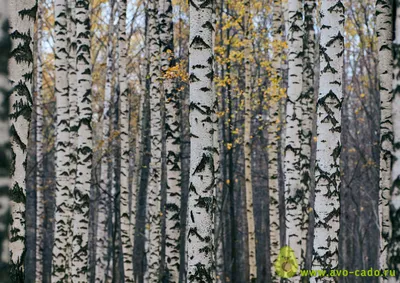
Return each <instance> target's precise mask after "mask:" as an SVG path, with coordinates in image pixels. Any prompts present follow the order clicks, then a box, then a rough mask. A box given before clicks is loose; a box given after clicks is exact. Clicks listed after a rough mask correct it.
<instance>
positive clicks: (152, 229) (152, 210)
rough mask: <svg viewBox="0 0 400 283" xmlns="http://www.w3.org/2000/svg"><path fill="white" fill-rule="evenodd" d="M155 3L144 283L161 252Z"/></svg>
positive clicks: (153, 8)
mask: <svg viewBox="0 0 400 283" xmlns="http://www.w3.org/2000/svg"><path fill="white" fill-rule="evenodd" d="M157 16H158V2H156V1H155V0H151V1H149V4H148V33H149V52H150V74H149V76H150V140H151V160H150V168H149V169H150V171H149V185H148V193H147V221H148V224H147V225H148V226H147V228H148V230H147V234H148V237H147V238H146V240H147V247H148V249H147V252H146V256H147V269H146V274H145V281H146V282H156V281H157V280H158V279H157V278H158V276H159V270H160V252H161V246H160V245H161V139H162V127H161V95H160V82H159V79H160V62H159V56H160V46H159V32H158V25H157Z"/></svg>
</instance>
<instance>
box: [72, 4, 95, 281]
mask: <svg viewBox="0 0 400 283" xmlns="http://www.w3.org/2000/svg"><path fill="white" fill-rule="evenodd" d="M76 34H77V36H76V43H77V54H76V71H77V82H78V85H77V86H78V88H77V94H78V113H79V124H78V145H77V154H78V163H77V174H76V184H75V188H74V206H73V211H74V216H73V222H72V224H73V239H72V240H73V249H72V269H71V272H72V275H71V276H72V281H73V282H87V281H88V272H87V271H88V268H87V266H88V232H89V225H88V219H89V198H90V194H89V193H90V182H91V167H92V127H91V121H92V105H91V102H92V95H91V87H92V85H91V82H92V78H91V63H90V18H89V0H77V1H76Z"/></svg>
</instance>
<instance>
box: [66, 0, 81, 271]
mask: <svg viewBox="0 0 400 283" xmlns="http://www.w3.org/2000/svg"><path fill="white" fill-rule="evenodd" d="M67 3H68V17H69V19H68V21H67V24H68V39H69V40H68V55H69V56H68V85H69V89H68V95H69V97H68V100H69V114H70V115H69V116H70V117H69V118H70V119H69V141H70V145H69V147H70V151H69V178H70V186H71V193H72V192H73V190H74V188H75V184H76V169H77V153H76V152H77V145H78V121H79V119H78V81H77V75H76V14H75V12H76V10H75V6H76V0H69V1H68V2H67ZM73 198H74V196H73V195H72V194H71V195H70V199H69V204H70V207H71V213H72V209H73V204H74V200H73ZM68 228H69V231H68V233H69V242H68V245H67V256H68V259H69V264H68V266H71V265H72V264H71V261H72V237H73V232H72V218H70V219H69V223H68ZM69 272H71V269H70V270H69Z"/></svg>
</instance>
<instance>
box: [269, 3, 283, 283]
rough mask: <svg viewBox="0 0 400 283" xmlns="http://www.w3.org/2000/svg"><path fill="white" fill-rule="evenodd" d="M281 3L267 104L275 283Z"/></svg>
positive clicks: (277, 8) (275, 6)
mask: <svg viewBox="0 0 400 283" xmlns="http://www.w3.org/2000/svg"><path fill="white" fill-rule="evenodd" d="M282 15H283V13H282V3H281V1H280V0H274V2H273V16H272V17H273V18H272V36H273V47H274V49H273V54H274V55H273V61H272V68H273V71H272V72H273V73H272V79H271V84H272V87H271V89H272V92H271V96H270V98H269V104H268V116H269V117H268V118H269V125H268V175H269V176H268V190H269V223H270V225H269V236H270V258H271V277H272V280H273V281H274V282H275V280H276V273H275V266H274V262H275V261H276V260H277V257H278V254H279V249H280V229H279V228H280V225H279V184H278V150H279V146H278V145H279V143H278V139H279V131H278V128H279V122H280V121H279V103H280V99H281V98H280V87H281V81H282V79H281V77H282V69H281V67H282V66H281V65H282V62H281V56H282V54H283V53H282V47H281V46H282V33H283V25H282Z"/></svg>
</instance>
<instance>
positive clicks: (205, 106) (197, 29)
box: [186, 0, 218, 283]
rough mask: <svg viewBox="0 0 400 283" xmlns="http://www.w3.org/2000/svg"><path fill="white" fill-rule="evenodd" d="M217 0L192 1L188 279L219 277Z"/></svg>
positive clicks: (199, 280)
mask: <svg viewBox="0 0 400 283" xmlns="http://www.w3.org/2000/svg"><path fill="white" fill-rule="evenodd" d="M214 7H215V6H214V2H213V1H201V0H195V1H191V2H190V36H189V82H190V108H189V109H190V113H189V121H190V146H191V148H190V157H191V158H190V183H189V198H188V220H187V232H186V233H187V238H186V241H187V249H186V251H187V278H188V282H193V283H194V282H214V281H215V278H214V277H215V274H214V270H213V269H214V267H215V255H214V253H215V250H214V223H213V222H214V209H215V190H216V176H215V160H214V158H218V157H217V154H216V153H218V149H217V148H216V147H215V143H214V137H213V136H214V134H216V133H215V131H216V127H217V121H216V119H215V115H214V112H215V111H216V106H217V104H216V95H215V92H214V88H213V79H214V51H213V48H214V46H213V43H214V36H215V34H214V26H213V9H214Z"/></svg>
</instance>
